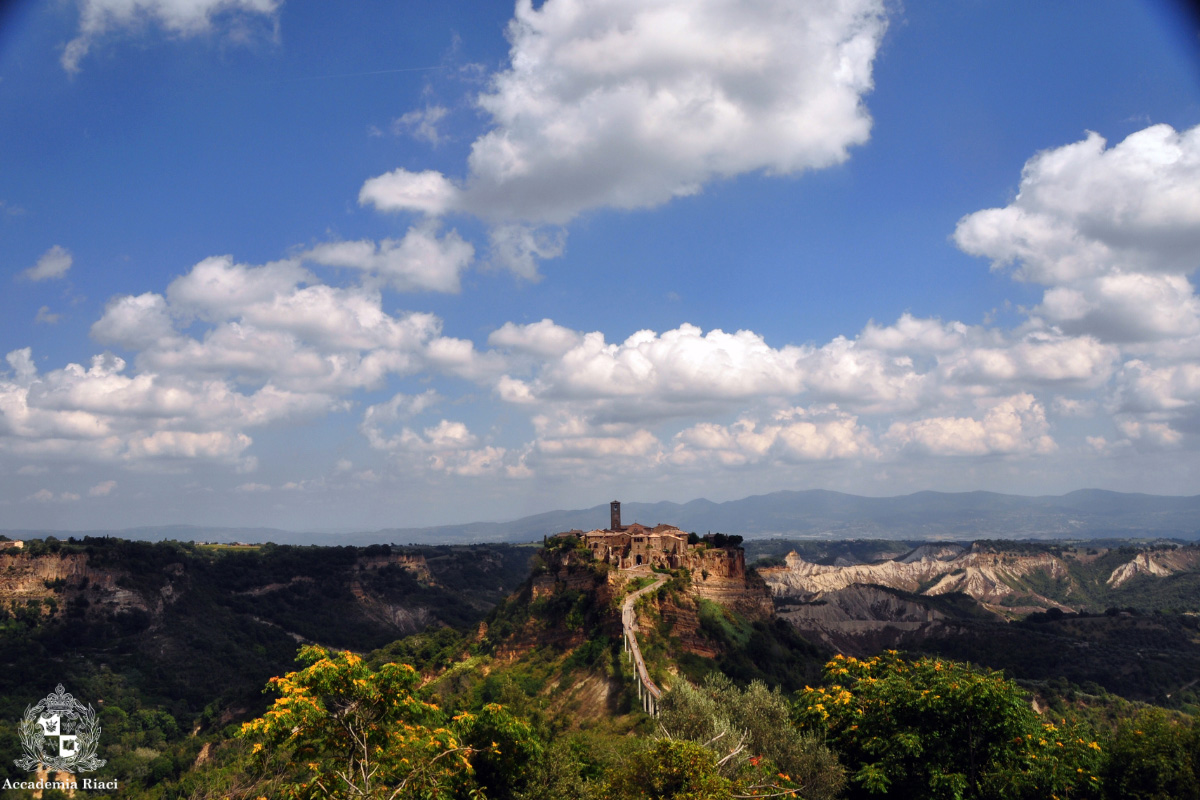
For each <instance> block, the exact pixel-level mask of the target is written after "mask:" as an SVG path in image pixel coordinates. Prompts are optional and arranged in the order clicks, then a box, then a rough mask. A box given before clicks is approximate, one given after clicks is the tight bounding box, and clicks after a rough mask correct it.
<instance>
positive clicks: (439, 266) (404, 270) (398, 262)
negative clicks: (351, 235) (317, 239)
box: [302, 223, 475, 293]
mask: <svg viewBox="0 0 1200 800" xmlns="http://www.w3.org/2000/svg"><path fill="white" fill-rule="evenodd" d="M437 231H438V228H437V225H436V224H434V223H425V224H423V225H419V226H414V227H411V228H409V229H408V233H406V234H405V235H404V238H403V239H384V240H383V241H381V242H379V244H378V245H377V244H375V243H374V242H371V241H366V240H360V241H354V242H326V243H324V244H319V245H317V246H316V247H314V248H313V249H311V250H309V251H307V252H306V253H304V254H303V256H302V258H304V259H305V260H307V261H312V262H315V263H317V264H323V265H325V266H329V267H348V268H351V269H359V270H362V271H363V272H366V273H368V274H369V275H372V276H374V277H376V278H378V279H380V280H382V281H383V282H385V283H387V284H389V285H390V286H392V288H394V289H398V290H399V291H402V292H407V291H421V290H424V291H431V292H451V293H457V292H458V291H459V289H460V288H461V284H460V277H461V275H462V272H463V270H465V269H466V268H467V267H468V266H469V265H470V264H471V261H472V260H473V259H474V258H475V248H474V247H472V246H471V245H470V244H468V243H467V242H465V241H463V239H462V237H460V236H459V235H458V233H456V232H455V231H450V232H449V233H447V234H446V235H445V236H443V237H441V238H438V235H437Z"/></svg>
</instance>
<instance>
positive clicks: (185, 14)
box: [62, 0, 282, 72]
mask: <svg viewBox="0 0 1200 800" xmlns="http://www.w3.org/2000/svg"><path fill="white" fill-rule="evenodd" d="M281 4H282V0H79V7H80V9H79V33H78V34H77V35H76V37H75V38H74V39H72V40H71V41H70V42H68V43H67V46H66V48H65V49H64V50H63V54H62V65H63V69H65V70H67V72H78V70H79V62H80V61H81V60H82V59H83V57H84V56H86V55H87V53H88V51H89V50H90V49H91V46H92V44H93V42H95V41H96V39H98V38H99V37H101V36H103V35H104V34H106V33H108V32H110V31H113V30H115V29H118V28H127V29H128V28H137V27H140V26H143V25H145V24H146V23H149V22H153V23H156V24H158V25H160V26H162V27H163V28H164V29H165V30H166V31H167V32H168V33H170V34H172V35H174V36H196V35H198V34H202V33H206V32H208V31H210V30H212V29H213V28H214V23H215V21H216V20H218V19H220V20H222V21H223V22H225V23H226V25H227V27H228V28H229V29H230V30H231V32H236V33H237V36H236V37H235V38H240V37H244V36H245V35H246V31H245V22H246V21H248V20H249V19H252V18H254V17H260V18H266V19H267V20H270V21H272V22H273V20H274V16H275V12H276V10H277V9H278V7H279V6H280V5H281Z"/></svg>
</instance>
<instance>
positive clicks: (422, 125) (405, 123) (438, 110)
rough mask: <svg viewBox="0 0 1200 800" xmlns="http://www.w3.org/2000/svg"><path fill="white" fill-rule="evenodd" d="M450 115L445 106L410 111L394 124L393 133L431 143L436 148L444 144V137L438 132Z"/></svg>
mask: <svg viewBox="0 0 1200 800" xmlns="http://www.w3.org/2000/svg"><path fill="white" fill-rule="evenodd" d="M448 113H450V112H449V111H448V110H447V109H446V108H445V106H437V105H434V106H425V107H424V108H422V109H416V110H413V111H409V112H408V113H406V114H404V115H402V116H400V117H398V118H397V119H396V120H395V121H394V122H393V123H392V132H393V133H397V134H400V133H407V134H408V135H410V136H412V137H413V138H414V139H419V140H421V141H425V142H429V143H430V144H431V145H434V146H435V147H436V146H437V145H439V144H441V143H442V141H443V138H444V137H443V136H442V135H441V134H440V133H439V132H438V124H439V123H440V122H441V121H442V120H443V119H445V117H446V115H447V114H448Z"/></svg>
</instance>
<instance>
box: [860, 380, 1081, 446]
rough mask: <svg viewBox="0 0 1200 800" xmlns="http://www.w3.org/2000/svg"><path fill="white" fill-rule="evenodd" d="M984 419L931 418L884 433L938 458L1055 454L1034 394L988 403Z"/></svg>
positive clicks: (894, 441)
mask: <svg viewBox="0 0 1200 800" xmlns="http://www.w3.org/2000/svg"><path fill="white" fill-rule="evenodd" d="M983 405H987V406H988V407H987V408H986V410H985V411H984V414H983V417H982V419H980V418H977V417H928V418H926V419H921V420H917V421H915V422H895V423H892V425H891V427H889V428H888V431H887V433H886V434H884V440H885V441H886V442H888V443H889V444H892V445H895V446H898V447H900V448H901V449H904V450H911V451H915V452H920V453H927V454H929V455H935V456H987V455H1015V454H1025V453H1039V454H1045V453H1050V452H1053V451H1054V450H1055V449H1056V448H1057V445H1056V444H1055V442H1054V440H1053V439H1052V438H1050V436H1049V435H1048V434H1047V431H1048V429H1049V425H1048V424H1047V422H1046V412H1045V409H1043V408H1042V405H1041V403H1039V402H1038V401H1037V400H1036V399H1035V398H1034V397H1033V395H1030V394H1026V393H1022V394H1017V395H1013V396H1012V397H1007V398H1004V399H1002V400H999V401H989V402H987V403H985V404H983Z"/></svg>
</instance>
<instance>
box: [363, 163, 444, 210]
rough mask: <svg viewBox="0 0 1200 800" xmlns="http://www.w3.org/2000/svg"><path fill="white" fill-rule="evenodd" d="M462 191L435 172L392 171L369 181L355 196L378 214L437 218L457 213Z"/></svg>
mask: <svg viewBox="0 0 1200 800" xmlns="http://www.w3.org/2000/svg"><path fill="white" fill-rule="evenodd" d="M460 194H461V191H460V190H459V188H458V187H457V186H455V185H454V184H453V183H452V182H451V181H449V180H447V179H446V176H445V175H442V173H440V172H437V171H435V170H425V171H424V172H409V171H408V170H406V169H395V170H392V171H391V172H389V173H386V174H384V175H379V176H377V177H375V178H370V179H369V180H367V182H366V183H364V184H363V186H362V189H361V190H359V193H358V202H359V203H360V204H362V205H364V206H365V205H373V206H375V207H376V208H377V209H379V210H380V211H417V212H420V213H422V214H429V215H430V216H438V215H441V214H445V213H446V212H448V211H453V210H456V208H457V206H458V204H459V203H460Z"/></svg>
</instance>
